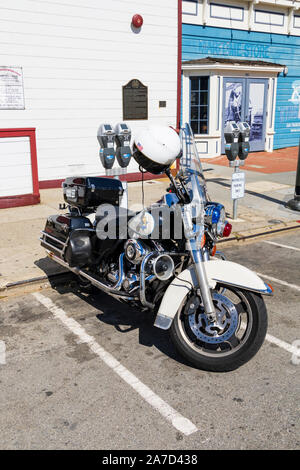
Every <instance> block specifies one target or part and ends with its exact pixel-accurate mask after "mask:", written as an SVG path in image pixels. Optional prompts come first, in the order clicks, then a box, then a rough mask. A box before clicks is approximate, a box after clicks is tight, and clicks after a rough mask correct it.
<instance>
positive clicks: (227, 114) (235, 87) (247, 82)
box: [222, 78, 268, 153]
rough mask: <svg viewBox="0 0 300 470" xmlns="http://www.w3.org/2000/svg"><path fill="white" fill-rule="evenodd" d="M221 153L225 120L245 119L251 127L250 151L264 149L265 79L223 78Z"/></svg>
mask: <svg viewBox="0 0 300 470" xmlns="http://www.w3.org/2000/svg"><path fill="white" fill-rule="evenodd" d="M223 83H224V85H223V110H224V111H223V127H222V153H225V143H224V128H225V125H226V122H227V121H235V122H237V123H238V122H240V121H247V122H248V124H249V125H250V127H251V133H250V152H256V151H260V150H264V148H265V133H266V106H267V83H268V80H267V79H263V78H224V80H223Z"/></svg>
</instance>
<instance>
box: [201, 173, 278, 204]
mask: <svg viewBox="0 0 300 470" xmlns="http://www.w3.org/2000/svg"><path fill="white" fill-rule="evenodd" d="M208 182H212V183H217V184H220V185H221V186H225V187H226V188H231V185H230V184H228V183H225V182H224V180H223V178H212V179H210V180H208ZM245 194H249V195H250V196H255V197H259V198H261V199H265V200H266V201H269V202H274V203H275V204H280V205H281V206H286V202H285V201H282V200H280V199H275V198H274V197H271V196H267V195H266V194H262V193H257V192H255V191H249V190H248V189H245Z"/></svg>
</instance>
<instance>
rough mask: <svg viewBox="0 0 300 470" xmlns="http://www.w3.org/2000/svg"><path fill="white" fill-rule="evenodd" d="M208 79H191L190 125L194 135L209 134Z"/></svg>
mask: <svg viewBox="0 0 300 470" xmlns="http://www.w3.org/2000/svg"><path fill="white" fill-rule="evenodd" d="M208 83H209V81H208V77H191V78H190V89H191V99H190V123H191V128H192V130H193V132H194V134H208Z"/></svg>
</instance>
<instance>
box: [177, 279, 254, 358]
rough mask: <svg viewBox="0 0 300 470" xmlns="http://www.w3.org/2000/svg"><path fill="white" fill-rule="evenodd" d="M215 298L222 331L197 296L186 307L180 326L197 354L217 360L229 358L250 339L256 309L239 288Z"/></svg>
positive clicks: (214, 296) (184, 337) (179, 319)
mask: <svg viewBox="0 0 300 470" xmlns="http://www.w3.org/2000/svg"><path fill="white" fill-rule="evenodd" d="M230 297H232V298H230ZM212 298H213V302H214V305H215V307H216V314H217V318H218V321H219V324H220V325H221V326H222V329H221V330H218V329H216V328H215V326H214V325H213V324H210V323H209V322H208V321H207V319H206V316H205V314H204V311H203V306H202V305H201V300H200V299H199V298H198V297H197V298H196V297H195V296H192V297H190V298H189V299H188V301H187V302H186V303H185V305H183V306H182V308H181V312H180V314H179V315H178V317H177V318H178V326H179V329H180V332H181V335H182V336H183V339H184V340H185V342H186V343H187V344H188V345H189V346H190V347H191V348H192V349H193V350H194V351H196V352H197V353H200V354H203V355H206V356H210V357H214V358H216V357H223V356H228V355H231V354H233V352H236V351H237V350H239V349H240V348H241V347H242V346H243V345H244V344H245V342H246V341H247V339H248V338H249V335H250V333H251V330H252V325H253V314H252V309H251V306H250V304H249V301H248V299H247V298H246V296H245V295H244V294H243V293H242V292H239V291H236V290H235V289H230V288H227V289H226V295H224V293H222V294H221V293H220V292H216V291H215V292H213V295H212ZM196 299H198V302H197V300H196ZM191 307H192V308H191Z"/></svg>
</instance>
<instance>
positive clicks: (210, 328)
mask: <svg viewBox="0 0 300 470" xmlns="http://www.w3.org/2000/svg"><path fill="white" fill-rule="evenodd" d="M212 299H213V302H214V306H215V309H216V316H217V320H218V325H219V327H218V328H217V327H216V326H215V325H214V323H211V322H209V321H208V320H207V317H206V315H205V314H204V313H203V308H201V306H200V302H199V299H198V298H191V299H190V301H189V304H188V305H187V308H188V312H189V313H188V322H189V326H190V328H191V330H192V332H193V333H194V335H195V336H196V338H197V339H199V340H200V341H203V342H204V343H211V344H219V343H223V342H224V341H227V340H228V339H229V338H231V336H232V335H233V334H234V332H235V331H236V329H237V327H238V323H239V315H238V312H237V310H236V307H235V305H234V303H233V302H231V301H230V300H229V299H228V298H227V297H225V296H224V295H222V294H219V293H217V292H214V293H213V295H212ZM220 327H221V330H220Z"/></svg>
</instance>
